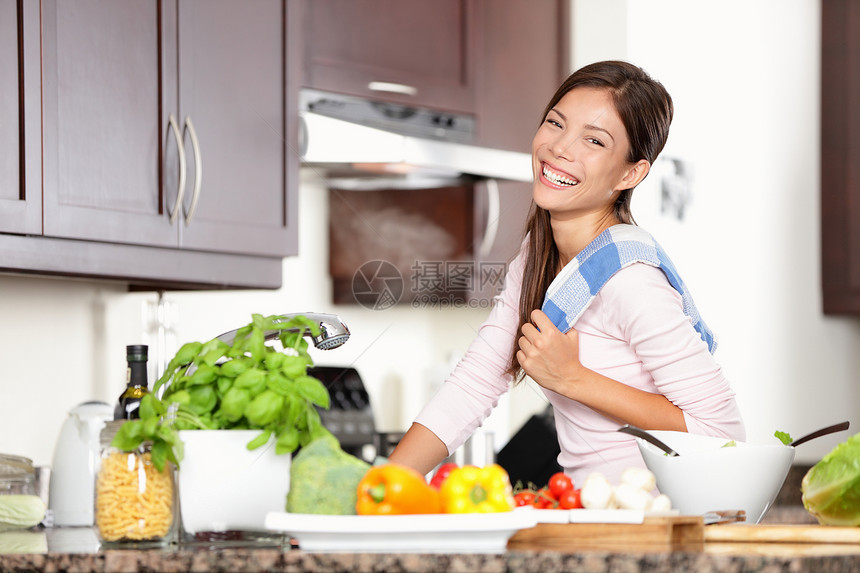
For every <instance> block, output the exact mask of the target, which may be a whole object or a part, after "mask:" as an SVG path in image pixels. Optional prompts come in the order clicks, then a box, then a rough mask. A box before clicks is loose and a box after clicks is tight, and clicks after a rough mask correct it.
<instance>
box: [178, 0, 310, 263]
mask: <svg viewBox="0 0 860 573" xmlns="http://www.w3.org/2000/svg"><path fill="white" fill-rule="evenodd" d="M286 9H287V7H286V4H285V2H283V1H282V0H252V1H251V0H245V1H243V2H235V1H233V0H217V1H213V0H205V1H204V0H200V1H182V2H179V3H178V10H179V12H178V29H179V60H178V61H179V67H178V82H179V94H180V95H179V114H178V116H179V117H181V118H182V123H183V132H184V133H183V137H184V145H185V151H186V157H187V160H188V180H187V192H186V194H185V200H184V205H183V215H182V218H183V221H184V224H183V225H181V231H180V233H181V240H180V244H181V246H182V247H183V248H193V249H204V250H215V251H220V252H238V253H250V254H263V255H273V256H283V255H287V254H294V247H295V245H294V243H295V241H294V240H291V237H292V236H293V235H294V234H295V224H294V222H291V221H290V219H291V217H292V215H293V213H292V212H290V213H288V211H289V210H294V208H295V206H294V205H288V195H289V193H288V188H290V185H288V178H287V173H288V171H292V172H294V171H297V169H298V157H297V155H296V151H295V150H296V146H295V145H290V143H289V142H290V141H292V139H293V138H292V136H291V135H289V134H288V126H287V116H288V107H287V104H286V101H287V95H286V94H287V91H286V83H287V82H286V75H285V74H286V73H287V68H288V66H287V62H286V53H287V51H286V42H287V38H286V24H287V18H286V14H285V11H286ZM198 161H199V163H198ZM288 165H289V167H288ZM293 190H295V189H294V186H293Z"/></svg>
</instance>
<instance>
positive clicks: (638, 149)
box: [509, 61, 674, 381]
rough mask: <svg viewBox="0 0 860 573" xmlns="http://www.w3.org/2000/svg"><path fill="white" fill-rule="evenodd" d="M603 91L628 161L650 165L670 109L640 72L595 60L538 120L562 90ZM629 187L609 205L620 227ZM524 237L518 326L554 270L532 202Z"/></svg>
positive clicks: (551, 247)
mask: <svg viewBox="0 0 860 573" xmlns="http://www.w3.org/2000/svg"><path fill="white" fill-rule="evenodd" d="M583 86H587V87H593V88H601V89H605V90H607V92H609V94H610V95H611V96H612V101H613V103H614V105H615V110H616V111H617V112H618V115H619V117H620V118H621V122H622V123H623V124H624V129H625V130H626V131H627V136H628V139H629V140H630V152H629V154H628V156H627V161H628V162H629V163H636V162H637V161H639V160H641V159H645V160H647V161H648V162H649V163H651V164H652V165H653V164H654V161H655V160H656V159H657V156H658V155H659V154H660V152H661V151H662V150H663V146H664V145H665V144H666V138H667V137H668V136H669V125H670V124H671V123H672V116H673V114H674V106H673V104H672V97H671V96H670V95H669V93H668V92H667V91H666V89H665V88H664V87H663V85H662V84H661V83H660V82H658V81H656V80H654V79H652V78H651V76H649V75H648V74H647V73H646V72H645V71H644V70H643V69H642V68H640V67H638V66H634V65H633V64H630V63H627V62H621V61H606V62H597V63H594V64H590V65H587V66H585V67H583V68H580V69H579V70H577V71H575V72H574V73H573V74H571V75H570V76H569V77H568V78H567V79H566V80H565V81H564V82H563V83H562V84H561V85H560V86H559V88H558V90H556V92H555V94H554V95H553V96H552V99H550V100H549V103H548V104H547V106H546V108H545V109H544V112H543V117H542V118H541V122H543V121H544V120H546V116H547V114H548V113H549V112H550V110H551V109H552V108H554V107H555V106H556V105H557V104H558V102H559V101H560V100H561V98H562V97H564V95H565V94H567V92H569V91H570V90H572V89H574V88H577V87H583ZM632 195H633V188H630V189H624V190H622V191H621V193H619V195H618V198H617V199H616V201H615V216H616V217H617V218H618V220H619V221H621V222H622V223H628V224H634V225H635V224H636V222H635V221H634V220H633V214H632V213H631V211H630V200H631V198H632ZM525 236H526V240H527V247H526V248H527V249H528V251H527V253H526V259H525V261H526V262H525V268H524V270H523V287H522V292H521V294H520V308H519V314H520V328H522V325H523V324H525V323H527V322H529V321H530V318H529V315H530V314H531V312H532V310H534V309H536V308H541V306H543V299H544V296H545V294H546V290H547V288H548V287H549V285H550V283H551V282H552V280H553V279H554V278H555V274H556V273H557V272H558V265H559V254H558V249H557V248H556V245H555V241H554V239H553V235H552V228H551V227H550V216H549V212H548V211H546V210H545V209H542V208H540V207H538V206H537V205H535V203H534V201H532V205H531V210H530V212H529V218H528V222H527V223H526V228H525ZM518 338H519V336H516V337H514V343H513V352H512V354H511V363H510V367H509V374H511V375H513V376H514V379H515V380H517V381H518V380H520V379H521V378H522V370H521V368H520V363H519V360H517V350H519V345H518V344H517V341H518Z"/></svg>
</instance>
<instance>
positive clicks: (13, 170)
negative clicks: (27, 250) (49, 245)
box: [0, 0, 42, 235]
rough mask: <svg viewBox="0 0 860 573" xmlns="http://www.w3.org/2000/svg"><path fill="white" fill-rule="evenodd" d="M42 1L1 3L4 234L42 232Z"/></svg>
mask: <svg viewBox="0 0 860 573" xmlns="http://www.w3.org/2000/svg"><path fill="white" fill-rule="evenodd" d="M40 81H41V78H40V71H39V3H38V1H37V0H0V231H2V232H7V233H24V234H29V235H38V234H41V232H42V183H41V177H40V173H39V168H40V165H39V160H40V158H41V149H40V148H41V138H40V133H39V132H40V126H41V124H40V122H41V110H40V96H39V90H40V87H39V86H40Z"/></svg>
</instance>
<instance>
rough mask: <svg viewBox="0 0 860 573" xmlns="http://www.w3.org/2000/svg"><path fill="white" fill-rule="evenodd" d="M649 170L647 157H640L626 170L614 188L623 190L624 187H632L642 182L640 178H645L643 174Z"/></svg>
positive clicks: (646, 173) (649, 165)
mask: <svg viewBox="0 0 860 573" xmlns="http://www.w3.org/2000/svg"><path fill="white" fill-rule="evenodd" d="M650 170H651V163H649V162H648V160H647V159H640V160H639V161H637V162H636V163H634V164H633V165H632V166H631V167H630V168H629V169H628V170H627V172H626V173H625V174H624V177H623V178H622V179H621V181H620V182H619V183H618V186H617V187H616V188H615V190H616V191H623V190H625V189H633V188H634V187H636V186H637V185H639V184H640V183H642V180H643V179H645V176H646V175H648V172H649V171H650Z"/></svg>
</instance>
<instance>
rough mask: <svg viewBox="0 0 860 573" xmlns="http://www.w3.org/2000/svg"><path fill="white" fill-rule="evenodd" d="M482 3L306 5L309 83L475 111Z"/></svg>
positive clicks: (325, 1)
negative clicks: (480, 7)
mask: <svg viewBox="0 0 860 573" xmlns="http://www.w3.org/2000/svg"><path fill="white" fill-rule="evenodd" d="M477 4H478V2H476V1H475V0H433V1H432V2H425V1H417V0H408V1H405V0H311V1H309V2H307V3H306V4H305V11H306V18H307V20H306V21H307V24H306V25H305V30H306V35H305V50H306V58H307V60H306V77H305V80H306V85H307V86H308V87H312V88H316V89H321V90H327V91H333V92H341V93H347V94H352V95H357V96H363V97H370V98H375V99H381V100H385V101H392V102H396V103H404V104H409V105H422V106H428V107H432V108H434V109H440V110H450V111H457V112H463V113H472V112H474V106H475V62H476V59H477V58H476V56H477V54H476V50H477V47H478V46H479V45H480V29H479V26H478V20H477V18H476V9H475V8H476V5H477ZM502 5H503V6H504V5H507V3H503V4H502Z"/></svg>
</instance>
